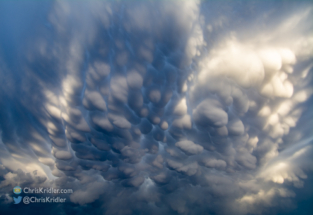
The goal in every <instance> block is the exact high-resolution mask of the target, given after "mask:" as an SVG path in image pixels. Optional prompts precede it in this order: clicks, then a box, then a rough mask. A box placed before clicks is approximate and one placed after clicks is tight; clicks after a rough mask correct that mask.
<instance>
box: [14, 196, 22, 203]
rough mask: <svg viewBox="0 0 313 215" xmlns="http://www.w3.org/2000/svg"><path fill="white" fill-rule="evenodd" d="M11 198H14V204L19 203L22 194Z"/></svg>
mask: <svg viewBox="0 0 313 215" xmlns="http://www.w3.org/2000/svg"><path fill="white" fill-rule="evenodd" d="M13 200H14V204H19V203H20V202H21V200H22V196H19V197H17V198H15V197H13Z"/></svg>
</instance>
